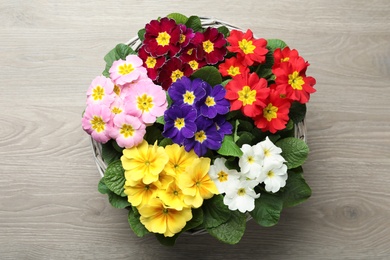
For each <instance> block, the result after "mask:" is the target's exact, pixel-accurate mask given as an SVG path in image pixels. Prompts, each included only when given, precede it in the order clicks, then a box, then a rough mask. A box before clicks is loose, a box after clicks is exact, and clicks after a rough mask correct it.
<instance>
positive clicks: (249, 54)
mask: <svg viewBox="0 0 390 260" xmlns="http://www.w3.org/2000/svg"><path fill="white" fill-rule="evenodd" d="M227 41H228V42H229V43H230V46H228V47H227V48H228V50H229V51H231V52H236V53H237V57H238V58H239V59H242V60H243V63H244V64H246V65H248V66H252V65H253V63H255V62H258V63H263V62H265V55H266V54H267V52H268V49H267V48H266V47H267V41H266V40H265V39H262V38H260V39H255V38H253V32H252V31H251V30H249V29H248V30H247V31H246V32H245V33H244V32H241V31H238V30H232V31H231V32H230V35H229V37H228V38H227Z"/></svg>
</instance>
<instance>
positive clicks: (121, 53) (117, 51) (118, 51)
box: [103, 43, 137, 77]
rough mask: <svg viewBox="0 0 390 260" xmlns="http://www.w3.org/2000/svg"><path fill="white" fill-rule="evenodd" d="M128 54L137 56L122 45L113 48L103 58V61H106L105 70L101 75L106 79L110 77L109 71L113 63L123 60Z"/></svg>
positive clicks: (130, 49)
mask: <svg viewBox="0 0 390 260" xmlns="http://www.w3.org/2000/svg"><path fill="white" fill-rule="evenodd" d="M130 54H137V53H136V52H135V51H134V50H133V49H132V48H130V47H129V46H128V45H126V44H124V43H120V44H118V45H117V46H115V48H114V49H112V50H111V51H110V52H109V53H107V54H106V56H104V60H105V61H106V69H105V70H104V71H103V75H104V76H106V77H109V76H110V73H109V70H110V68H111V66H112V63H114V61H116V60H119V59H122V60H125V59H126V57H127V56H128V55H130Z"/></svg>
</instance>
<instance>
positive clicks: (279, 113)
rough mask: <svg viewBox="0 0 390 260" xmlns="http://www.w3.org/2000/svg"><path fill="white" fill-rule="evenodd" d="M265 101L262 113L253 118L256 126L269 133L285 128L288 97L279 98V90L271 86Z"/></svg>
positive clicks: (287, 118)
mask: <svg viewBox="0 0 390 260" xmlns="http://www.w3.org/2000/svg"><path fill="white" fill-rule="evenodd" d="M265 103H266V106H265V108H264V109H263V113H262V114H260V115H258V116H256V117H255V118H254V121H255V125H256V126H257V128H260V129H261V130H262V131H264V132H265V131H270V132H271V133H276V132H277V131H278V130H282V129H284V128H286V124H287V122H288V120H289V117H288V113H289V112H290V106H291V102H290V101H289V100H288V99H285V98H281V97H280V94H279V92H277V91H276V90H274V89H272V88H271V92H270V95H269V97H268V99H267V100H266V102H265Z"/></svg>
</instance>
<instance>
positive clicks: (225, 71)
mask: <svg viewBox="0 0 390 260" xmlns="http://www.w3.org/2000/svg"><path fill="white" fill-rule="evenodd" d="M218 70H219V72H220V73H221V75H222V76H224V77H226V76H230V77H232V78H233V77H235V76H237V75H241V74H244V73H249V68H248V66H245V65H244V64H242V60H239V59H237V58H236V57H232V58H229V59H225V62H223V63H221V64H219V66H218Z"/></svg>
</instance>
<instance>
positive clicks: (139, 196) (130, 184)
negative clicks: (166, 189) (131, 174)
mask: <svg viewBox="0 0 390 260" xmlns="http://www.w3.org/2000/svg"><path fill="white" fill-rule="evenodd" d="M157 191H158V188H157V186H156V185H154V184H153V183H150V184H145V183H143V182H142V180H139V181H136V182H134V181H132V180H131V179H129V180H126V182H125V186H124V193H125V194H126V195H127V200H128V201H129V202H130V203H131V205H132V206H134V207H137V208H141V207H142V206H144V205H147V204H148V203H149V201H150V200H151V199H152V198H156V197H157Z"/></svg>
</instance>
